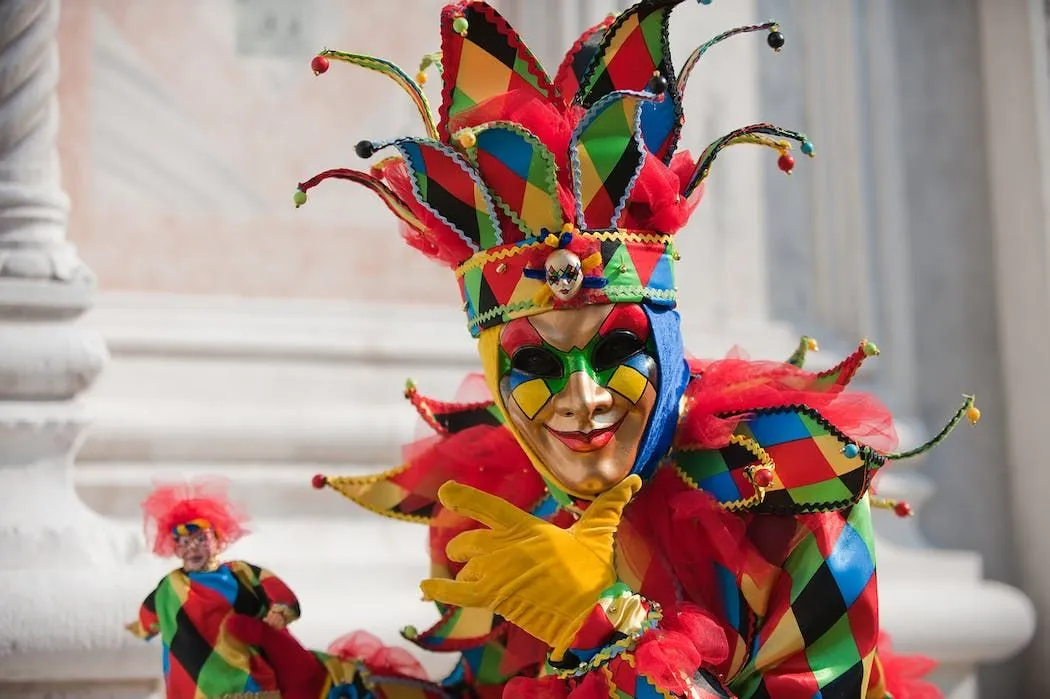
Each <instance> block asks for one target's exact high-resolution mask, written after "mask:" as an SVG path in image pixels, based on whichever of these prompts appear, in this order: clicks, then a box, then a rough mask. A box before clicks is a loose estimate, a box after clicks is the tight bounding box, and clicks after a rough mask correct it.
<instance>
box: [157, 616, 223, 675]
mask: <svg viewBox="0 0 1050 699" xmlns="http://www.w3.org/2000/svg"><path fill="white" fill-rule="evenodd" d="M175 629H176V631H175V635H174V636H172V637H171V645H169V646H168V651H169V652H170V653H171V657H173V658H174V659H175V660H177V661H178V663H179V665H181V666H182V668H183V669H184V670H185V671H186V674H187V675H189V676H190V677H191V678H192V679H193V682H194V683H195V684H196V683H197V680H198V678H200V674H201V669H202V668H203V667H204V663H206V662H208V657H209V656H210V655H211V652H212V648H211V646H210V645H209V644H208V642H207V641H206V640H205V639H204V636H201V635H200V632H199V631H197V627H196V626H194V625H193V621H192V620H191V619H190V617H189V616H188V615H187V614H186V611H185V610H184V609H179V611H178V613H176V614H175Z"/></svg>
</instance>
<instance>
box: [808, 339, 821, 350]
mask: <svg viewBox="0 0 1050 699" xmlns="http://www.w3.org/2000/svg"><path fill="white" fill-rule="evenodd" d="M806 349H807V350H809V351H810V352H819V351H820V345H818V344H817V341H816V339H815V338H812V337H807V338H806Z"/></svg>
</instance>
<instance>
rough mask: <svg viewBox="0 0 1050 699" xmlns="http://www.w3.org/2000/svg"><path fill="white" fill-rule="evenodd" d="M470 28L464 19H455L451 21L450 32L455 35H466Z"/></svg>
mask: <svg viewBox="0 0 1050 699" xmlns="http://www.w3.org/2000/svg"><path fill="white" fill-rule="evenodd" d="M469 28H470V24H469V23H468V22H467V18H466V17H456V18H455V19H454V20H452V31H454V32H456V33H457V34H466V33H467V29H469Z"/></svg>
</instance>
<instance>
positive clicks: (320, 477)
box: [310, 473, 328, 490]
mask: <svg viewBox="0 0 1050 699" xmlns="http://www.w3.org/2000/svg"><path fill="white" fill-rule="evenodd" d="M310 485H312V486H313V487H315V488H317V489H318V490H320V489H321V488H324V487H325V486H326V485H328V479H327V478H325V476H324V474H321V473H318V474H317V475H315V476H314V477H313V478H311V479H310Z"/></svg>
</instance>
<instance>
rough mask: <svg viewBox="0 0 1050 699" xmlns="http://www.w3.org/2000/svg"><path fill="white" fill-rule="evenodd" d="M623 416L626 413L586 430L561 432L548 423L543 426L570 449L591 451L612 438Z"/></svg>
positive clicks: (602, 445) (599, 447)
mask: <svg viewBox="0 0 1050 699" xmlns="http://www.w3.org/2000/svg"><path fill="white" fill-rule="evenodd" d="M625 417H627V415H626V414H624V415H621V416H620V418H619V419H618V420H616V422H614V423H612V424H611V425H607V426H604V427H602V426H598V425H596V426H595V427H594V428H593V429H591V430H588V431H587V432H580V431H572V432H562V431H560V430H556V429H554V428H552V427H551V426H549V425H544V426H543V427H544V428H545V429H546V430H547V431H548V432H549V433H550V434H552V435H553V436H554V437H555V438H556V439H557V440H558V441H559V442H561V443H562V444H564V445H565V446H566V447H568V448H569V449H571V450H572V451H575V452H591V451H598V450H599V449H601V448H603V447H604V446H605V445H607V444H608V443H609V442H610V441H611V440H612V438H613V435H615V434H616V430H618V429H620V425H622V424H623V420H624V418H625Z"/></svg>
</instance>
